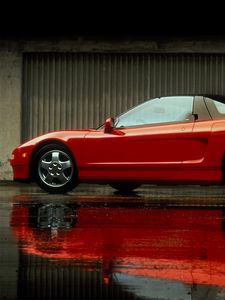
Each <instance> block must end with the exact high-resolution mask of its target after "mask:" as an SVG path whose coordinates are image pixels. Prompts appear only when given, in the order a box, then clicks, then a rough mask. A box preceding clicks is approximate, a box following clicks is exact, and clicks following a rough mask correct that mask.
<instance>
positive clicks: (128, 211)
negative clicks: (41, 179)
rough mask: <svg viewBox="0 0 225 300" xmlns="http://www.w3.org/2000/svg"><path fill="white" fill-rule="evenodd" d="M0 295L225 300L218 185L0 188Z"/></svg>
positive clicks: (223, 215) (223, 202) (224, 233)
mask: <svg viewBox="0 0 225 300" xmlns="http://www.w3.org/2000/svg"><path fill="white" fill-rule="evenodd" d="M0 199H1V201H0V299H124V300H125V299H171V300H178V299H185V300H186V299H204V300H207V299H210V300H214V299H225V187H222V186H210V187H204V186H174V187H172V186H167V187H166V186H152V185H149V186H148V185H143V186H142V187H141V188H139V189H137V190H136V192H135V193H132V194H129V195H119V194H118V193H117V192H115V191H114V190H113V189H112V188H110V187H108V186H104V185H102V186H101V185H86V184H81V185H79V186H78V187H77V188H76V189H75V190H74V191H73V192H71V193H69V194H67V195H49V194H46V193H44V192H43V191H42V190H40V189H39V188H38V187H37V186H36V185H27V184H16V183H12V182H0Z"/></svg>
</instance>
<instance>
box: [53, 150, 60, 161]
mask: <svg viewBox="0 0 225 300" xmlns="http://www.w3.org/2000/svg"><path fill="white" fill-rule="evenodd" d="M52 162H57V163H59V152H57V151H54V152H52Z"/></svg>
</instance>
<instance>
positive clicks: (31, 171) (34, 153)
mask: <svg viewBox="0 0 225 300" xmlns="http://www.w3.org/2000/svg"><path fill="white" fill-rule="evenodd" d="M52 144H53V145H59V146H61V147H64V148H66V149H67V151H69V153H70V155H71V157H72V158H73V161H74V164H75V167H76V169H77V164H76V159H75V157H74V155H73V153H72V151H71V150H70V149H69V147H68V146H67V145H66V144H65V143H64V142H63V141H59V140H46V141H42V142H40V143H39V144H37V145H36V146H35V147H34V149H33V151H32V153H31V157H30V161H29V178H30V180H31V181H34V168H33V167H34V166H35V163H36V159H37V154H38V152H39V151H40V150H41V149H42V148H43V147H45V146H48V145H52ZM76 176H78V174H76Z"/></svg>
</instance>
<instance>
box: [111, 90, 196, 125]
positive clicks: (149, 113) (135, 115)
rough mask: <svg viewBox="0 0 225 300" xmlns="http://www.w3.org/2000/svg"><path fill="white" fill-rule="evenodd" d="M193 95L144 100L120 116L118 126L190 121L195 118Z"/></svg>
mask: <svg viewBox="0 0 225 300" xmlns="http://www.w3.org/2000/svg"><path fill="white" fill-rule="evenodd" d="M192 112H193V97H191V96H188V97H185V96H184V97H181V96H179V97H178V96H177V97H163V98H156V99H152V100H149V101H147V102H144V103H143V104H141V105H139V106H137V107H135V108H134V109H132V110H130V111H128V112H127V113H125V114H123V115H122V116H120V117H119V118H118V120H117V124H116V127H117V128H118V127H130V126H138V125H140V126H141V125H147V124H160V123H171V122H172V123H173V122H189V121H191V120H193V116H192Z"/></svg>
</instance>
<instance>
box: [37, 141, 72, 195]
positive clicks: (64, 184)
mask: <svg viewBox="0 0 225 300" xmlns="http://www.w3.org/2000/svg"><path fill="white" fill-rule="evenodd" d="M35 162H36V163H35V170H34V172H35V179H36V182H37V184H38V185H39V186H40V187H41V188H42V189H43V190H45V191H46V192H49V193H53V194H64V193H66V192H69V191H71V190H72V189H73V188H74V187H75V186H76V185H77V180H76V179H77V178H76V177H77V176H76V167H75V163H74V160H73V157H72V155H71V153H70V152H69V150H68V149H67V148H66V147H64V146H61V145H53V144H51V145H47V146H44V147H43V148H41V149H40V150H39V152H38V153H37V156H36V160H35Z"/></svg>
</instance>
